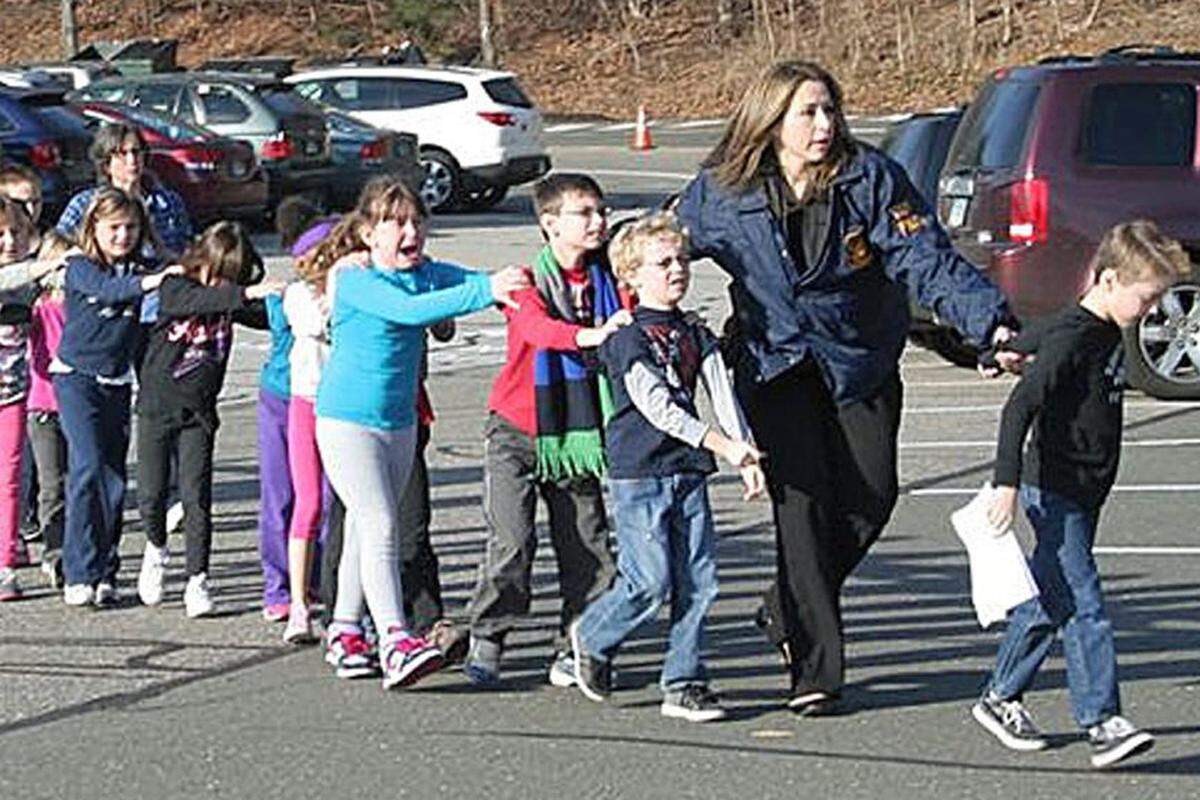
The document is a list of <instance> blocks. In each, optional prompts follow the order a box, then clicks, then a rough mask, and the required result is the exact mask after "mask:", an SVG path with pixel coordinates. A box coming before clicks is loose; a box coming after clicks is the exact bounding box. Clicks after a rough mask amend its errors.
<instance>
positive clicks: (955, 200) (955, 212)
mask: <svg viewBox="0 0 1200 800" xmlns="http://www.w3.org/2000/svg"><path fill="white" fill-rule="evenodd" d="M970 203H971V198H969V197H952V198H950V210H949V212H948V213H947V214H946V227H948V228H959V227H962V224H963V223H964V222H966V221H967V206H968V205H970Z"/></svg>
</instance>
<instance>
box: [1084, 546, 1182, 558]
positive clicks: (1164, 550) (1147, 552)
mask: <svg viewBox="0 0 1200 800" xmlns="http://www.w3.org/2000/svg"><path fill="white" fill-rule="evenodd" d="M1092 552H1093V553H1096V554H1097V555H1102V556H1200V547H1138V546H1128V547H1125V546H1121V545H1114V546H1111V547H1093V548H1092Z"/></svg>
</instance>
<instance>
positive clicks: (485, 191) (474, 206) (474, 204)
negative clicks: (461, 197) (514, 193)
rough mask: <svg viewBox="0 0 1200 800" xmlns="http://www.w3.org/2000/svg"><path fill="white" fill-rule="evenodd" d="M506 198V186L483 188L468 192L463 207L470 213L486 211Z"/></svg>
mask: <svg viewBox="0 0 1200 800" xmlns="http://www.w3.org/2000/svg"><path fill="white" fill-rule="evenodd" d="M507 196H508V187H507V186H483V187H481V188H479V189H475V190H472V191H468V192H467V193H466V198H465V201H464V205H465V206H466V207H467V208H469V209H471V210H472V211H486V210H487V209H489V208H494V207H495V206H496V205H497V204H498V203H499V202H500V201H501V200H503V199H504V198H505V197H507Z"/></svg>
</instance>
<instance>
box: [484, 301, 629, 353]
mask: <svg viewBox="0 0 1200 800" xmlns="http://www.w3.org/2000/svg"><path fill="white" fill-rule="evenodd" d="M517 299H519V301H520V306H519V307H518V308H512V307H507V306H506V307H505V309H504V316H506V317H508V324H509V325H511V326H512V327H513V330H514V332H515V333H516V334H517V336H518V337H520V338H521V340H522V341H524V342H525V343H526V344H528V345H531V346H532V347H538V348H541V349H543V350H559V351H565V352H571V353H577V352H579V351H580V350H583V349H585V348H589V347H599V346H600V345H602V344H604V341H605V340H606V339H607V338H608V337H609V336H611V335H612V334H613V332H614V331H616V330H617V329H618V328H620V327H621V326H623V325H628V324H629V323H630V322H632V321H633V316H632V315H630V313H629V312H628V311H626V310H625V309H621V310H620V311H618V312H617V313H615V314H613V315H612V316H611V317H609V319H608V320H606V321H605V323H604V324H603V325H601V326H600V327H598V328H588V327H586V326H583V325H576V324H574V323H572V322H566V321H564V320H561V319H557V318H555V317H552V316H550V311H549V309H548V308H547V307H546V301H545V299H543V298H542V296H541V295H540V294H539V293H538V292H537V291H536V290H530V291H525V292H521V294H520V296H519V298H517Z"/></svg>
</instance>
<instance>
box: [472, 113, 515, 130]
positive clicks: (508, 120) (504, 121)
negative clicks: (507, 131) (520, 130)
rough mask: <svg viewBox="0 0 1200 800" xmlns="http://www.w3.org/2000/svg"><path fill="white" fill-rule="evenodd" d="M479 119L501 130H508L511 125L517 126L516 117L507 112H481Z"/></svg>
mask: <svg viewBox="0 0 1200 800" xmlns="http://www.w3.org/2000/svg"><path fill="white" fill-rule="evenodd" d="M479 117H480V119H482V120H484V121H485V122H490V123H492V124H493V125H496V126H499V127H501V128H507V127H509V126H510V125H516V124H517V117H516V115H515V114H510V113H508V112H507V111H480V112H479Z"/></svg>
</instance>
